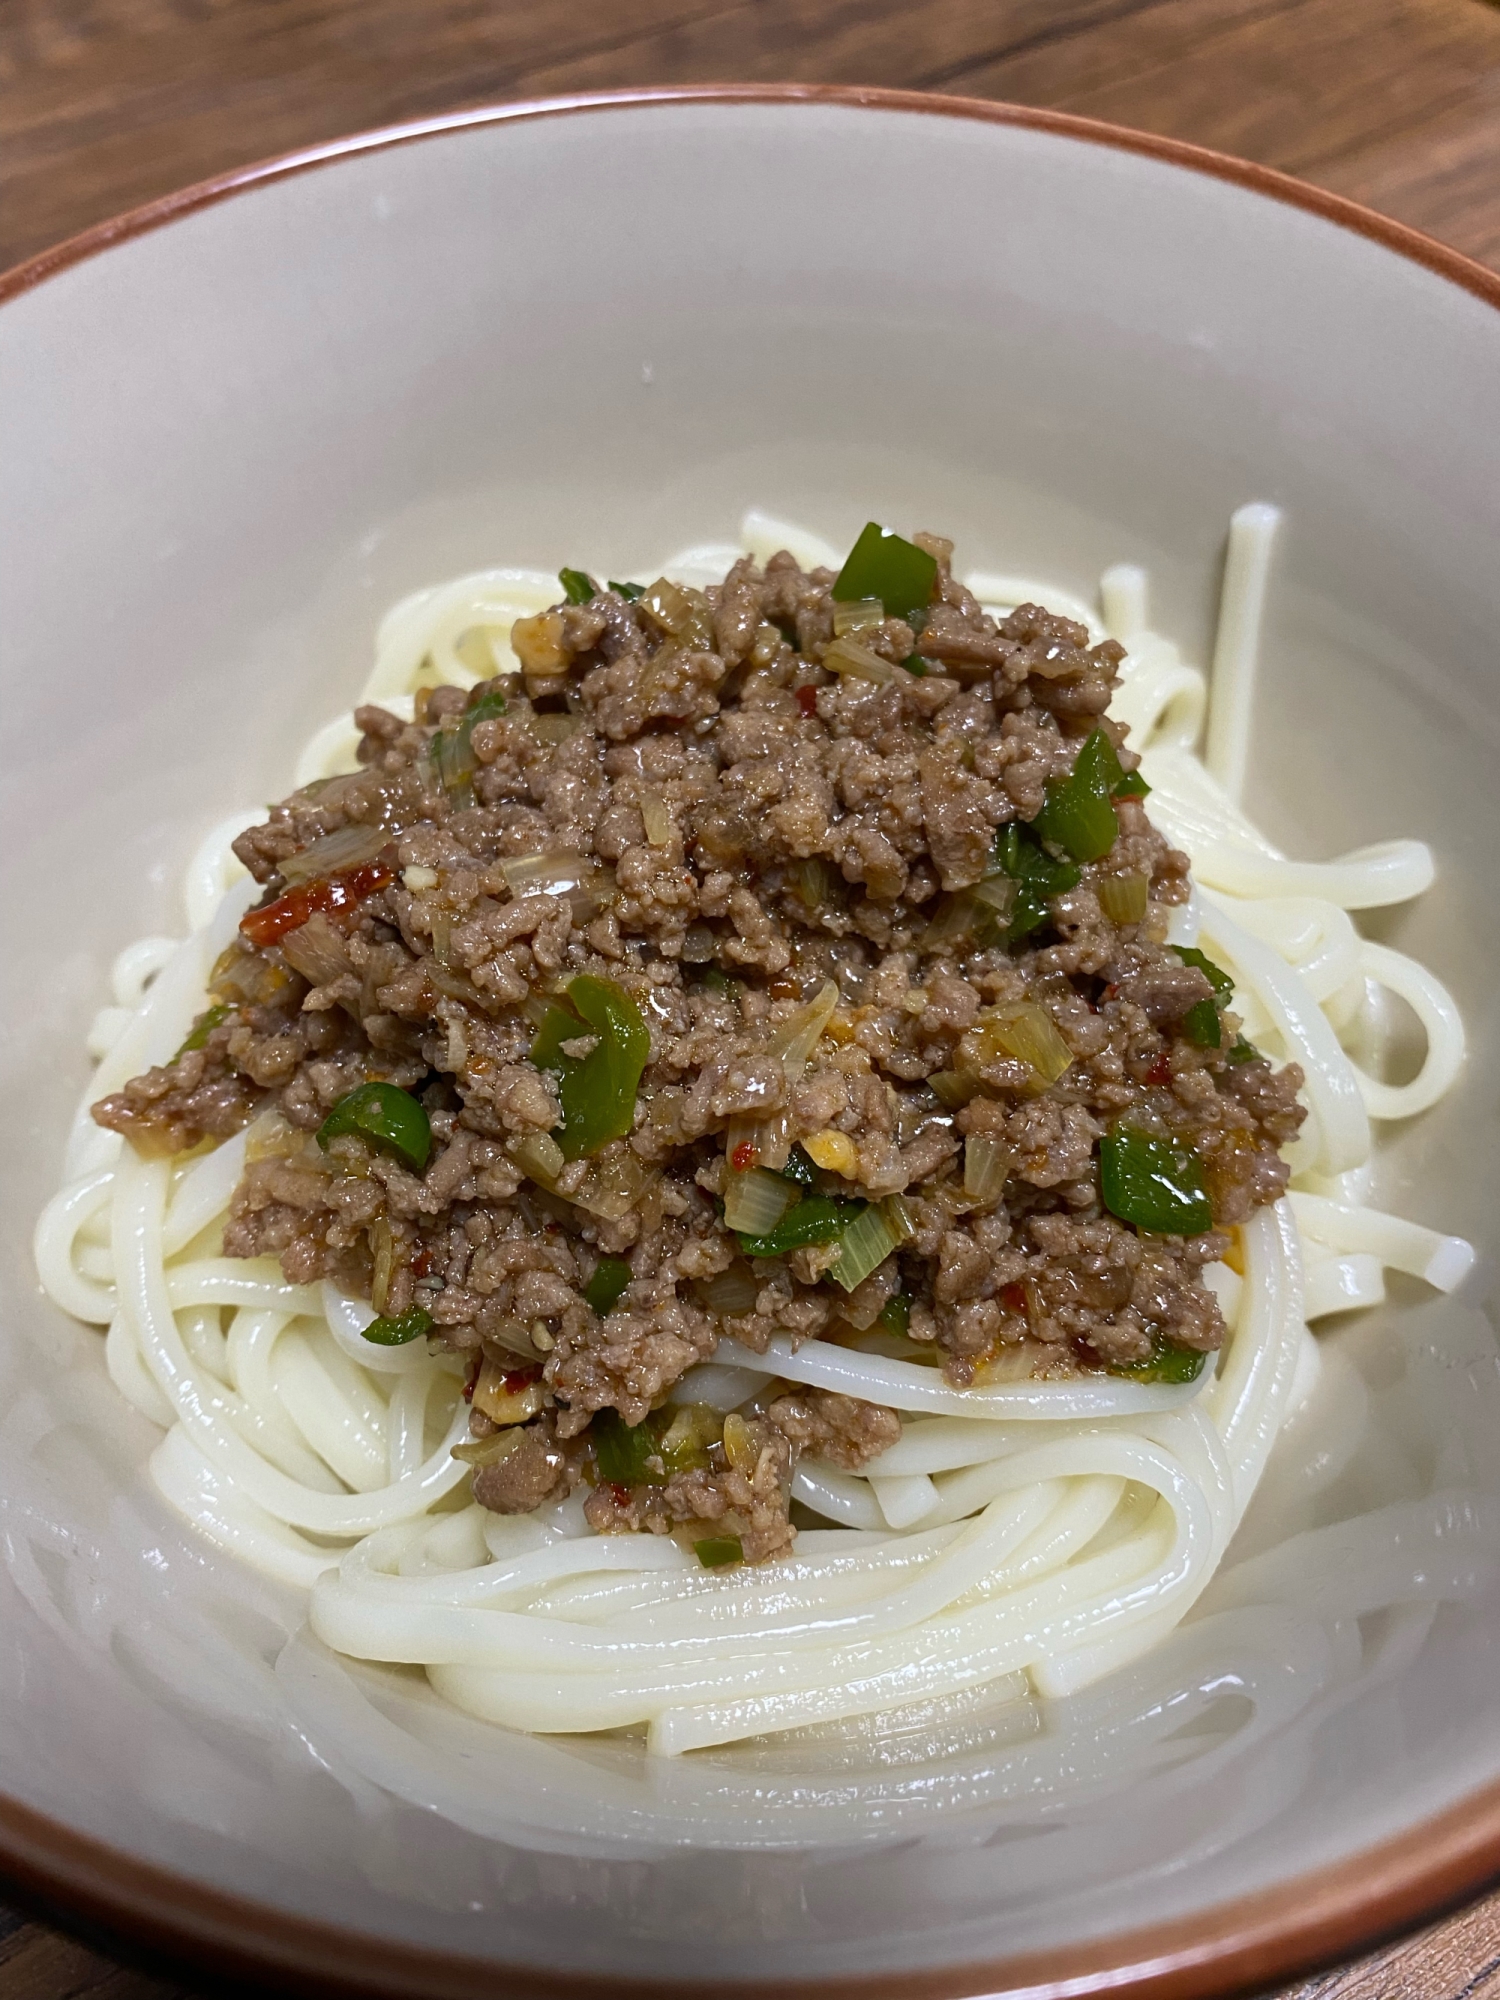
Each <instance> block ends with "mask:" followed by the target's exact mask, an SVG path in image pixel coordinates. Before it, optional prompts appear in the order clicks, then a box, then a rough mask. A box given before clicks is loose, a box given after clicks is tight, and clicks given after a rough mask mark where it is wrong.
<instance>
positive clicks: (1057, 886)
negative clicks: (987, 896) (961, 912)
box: [995, 820, 1082, 945]
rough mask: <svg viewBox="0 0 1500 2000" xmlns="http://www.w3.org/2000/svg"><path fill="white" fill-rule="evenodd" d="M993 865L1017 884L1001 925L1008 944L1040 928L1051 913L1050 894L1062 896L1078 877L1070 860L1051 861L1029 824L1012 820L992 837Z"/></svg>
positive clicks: (1072, 887)
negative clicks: (1008, 917) (993, 846)
mask: <svg viewBox="0 0 1500 2000" xmlns="http://www.w3.org/2000/svg"><path fill="white" fill-rule="evenodd" d="M995 865H996V867H997V868H999V869H1000V871H1001V873H1002V874H1005V875H1009V876H1010V877H1011V879H1012V881H1014V882H1015V883H1016V884H1017V885H1018V886H1017V889H1016V899H1015V901H1014V902H1013V903H1012V904H1011V906H1010V920H1009V922H1008V923H1007V925H1006V928H1005V941H1006V943H1007V944H1010V945H1017V944H1020V943H1021V941H1022V939H1023V938H1027V937H1030V935H1031V933H1032V932H1033V931H1034V930H1038V929H1040V927H1041V926H1042V925H1043V924H1044V923H1046V921H1047V919H1048V917H1049V916H1050V915H1051V913H1052V899H1053V897H1054V896H1065V895H1066V894H1067V893H1068V891H1069V890H1070V889H1076V888H1077V887H1078V884H1079V882H1080V880H1081V879H1082V871H1081V870H1080V869H1078V868H1076V867H1075V866H1074V865H1073V863H1072V862H1071V861H1054V860H1053V858H1052V856H1051V855H1050V854H1048V852H1047V851H1046V849H1045V848H1044V847H1043V846H1042V845H1041V843H1040V841H1039V840H1038V839H1037V837H1036V835H1035V834H1034V833H1033V832H1032V831H1031V828H1030V827H1029V826H1022V825H1019V824H1017V822H1016V821H1014V820H1012V821H1011V823H1010V824H1009V825H1008V826H1006V827H1004V828H1003V829H1002V830H1001V832H1000V834H999V835H998V836H997V838H996V841H995Z"/></svg>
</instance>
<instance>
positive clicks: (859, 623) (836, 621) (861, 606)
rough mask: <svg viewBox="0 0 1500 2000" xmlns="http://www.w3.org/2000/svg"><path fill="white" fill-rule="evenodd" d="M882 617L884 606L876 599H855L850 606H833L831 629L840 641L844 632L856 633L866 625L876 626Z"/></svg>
mask: <svg viewBox="0 0 1500 2000" xmlns="http://www.w3.org/2000/svg"><path fill="white" fill-rule="evenodd" d="M884 616H885V606H884V605H883V604H882V603H881V601H880V599H879V598H878V597H856V598H855V599H854V601H853V602H852V603H850V604H835V605H834V607H833V629H834V632H835V633H836V635H837V636H838V637H839V638H840V639H842V638H843V636H844V634H845V633H846V632H858V631H861V630H862V629H863V628H864V627H865V626H866V625H878V624H879V623H880V621H881V619H882V618H884Z"/></svg>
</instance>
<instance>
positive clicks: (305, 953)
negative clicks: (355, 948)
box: [281, 910, 354, 986]
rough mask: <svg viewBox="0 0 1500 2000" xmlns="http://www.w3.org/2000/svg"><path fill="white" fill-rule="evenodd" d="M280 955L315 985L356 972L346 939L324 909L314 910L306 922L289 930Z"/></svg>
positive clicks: (293, 968) (326, 983)
mask: <svg viewBox="0 0 1500 2000" xmlns="http://www.w3.org/2000/svg"><path fill="white" fill-rule="evenodd" d="M281 955H282V957H283V958H284V959H285V960H286V962H287V964H288V965H289V966H290V967H291V968H292V970H293V972H300V973H301V975H302V977H303V978H304V979H306V980H309V981H310V982H311V983H312V984H313V985H314V986H327V985H329V984H330V983H331V982H332V981H333V980H335V979H342V978H343V976H344V974H345V973H346V972H352V971H353V969H354V968H353V965H352V963H351V961H350V959H349V955H348V953H347V952H346V951H345V950H344V940H343V939H342V938H341V937H340V936H339V934H338V932H337V931H336V930H335V929H334V928H333V925H332V924H331V923H329V921H328V919H327V917H325V916H324V915H323V912H322V911H321V910H314V912H313V914H312V915H311V916H310V917H309V918H308V920H307V922H306V923H305V924H299V925H298V926H297V928H296V930H294V931H288V932H287V934H286V936H285V937H284V938H283V939H282V940H281Z"/></svg>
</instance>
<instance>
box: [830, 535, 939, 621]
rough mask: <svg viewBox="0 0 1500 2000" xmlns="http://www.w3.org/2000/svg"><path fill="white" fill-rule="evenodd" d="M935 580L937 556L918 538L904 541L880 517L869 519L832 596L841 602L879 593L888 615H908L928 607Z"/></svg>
mask: <svg viewBox="0 0 1500 2000" xmlns="http://www.w3.org/2000/svg"><path fill="white" fill-rule="evenodd" d="M936 583H937V562H936V560H935V558H933V557H932V556H930V555H928V553H927V551H926V550H925V549H919V548H918V547H917V545H916V543H915V542H907V541H903V540H902V538H901V537H900V535H897V534H893V533H892V532H891V530H890V529H889V528H882V527H881V525H880V523H879V522H878V521H870V522H868V523H867V524H866V525H865V527H864V528H863V530H862V531H861V533H860V537H859V540H858V541H857V542H856V543H855V544H854V547H853V548H852V549H851V550H850V551H849V556H848V560H847V561H846V562H845V564H844V567H843V568H842V569H841V570H840V571H839V573H838V576H837V577H836V579H835V580H834V586H833V596H834V598H835V600H836V601H837V602H839V603H841V604H852V603H857V602H858V601H859V599H860V598H862V597H878V598H879V599H880V601H881V603H882V604H883V605H884V606H885V610H886V616H887V617H888V618H909V617H910V615H911V614H912V612H914V611H925V610H926V608H927V606H928V605H929V604H930V603H931V602H932V592H933V587H934V586H935V584H936Z"/></svg>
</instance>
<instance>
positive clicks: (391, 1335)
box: [362, 1306, 432, 1347]
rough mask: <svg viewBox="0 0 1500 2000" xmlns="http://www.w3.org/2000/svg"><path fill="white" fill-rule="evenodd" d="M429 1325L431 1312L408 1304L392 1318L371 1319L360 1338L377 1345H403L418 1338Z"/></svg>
mask: <svg viewBox="0 0 1500 2000" xmlns="http://www.w3.org/2000/svg"><path fill="white" fill-rule="evenodd" d="M431 1325H432V1314H431V1313H426V1312H423V1310H422V1308H421V1307H420V1306H408V1307H407V1309H406V1311H405V1312H404V1313H397V1315H396V1317H395V1318H394V1319H383V1318H382V1319H372V1320H371V1321H370V1324H369V1325H368V1326H367V1327H366V1328H365V1329H364V1332H363V1335H362V1338H364V1339H365V1340H372V1341H374V1343H375V1345H376V1346H377V1347H405V1345H406V1343H407V1342H408V1341H409V1340H420V1339H421V1338H422V1335H423V1334H424V1333H426V1332H427V1331H428V1330H429V1328H430V1327H431Z"/></svg>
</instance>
